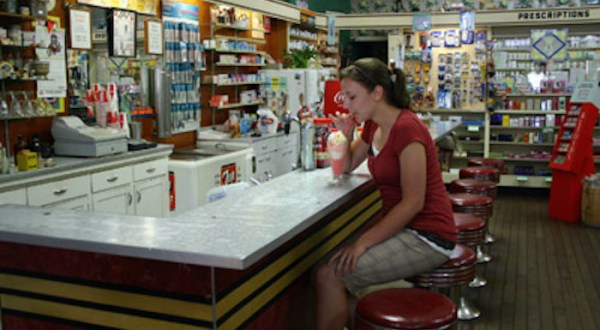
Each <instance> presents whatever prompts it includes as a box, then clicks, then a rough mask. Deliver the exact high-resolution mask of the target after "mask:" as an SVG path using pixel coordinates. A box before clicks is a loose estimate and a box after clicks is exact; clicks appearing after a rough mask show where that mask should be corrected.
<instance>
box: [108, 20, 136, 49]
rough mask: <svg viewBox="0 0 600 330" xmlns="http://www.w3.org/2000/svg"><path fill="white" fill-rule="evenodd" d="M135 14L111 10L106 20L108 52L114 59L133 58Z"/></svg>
mask: <svg viewBox="0 0 600 330" xmlns="http://www.w3.org/2000/svg"><path fill="white" fill-rule="evenodd" d="M135 19H136V14H135V12H133V11H129V10H120V9H113V10H112V11H111V13H110V17H109V20H108V40H109V48H108V52H109V54H110V56H115V57H135V27H136V21H135Z"/></svg>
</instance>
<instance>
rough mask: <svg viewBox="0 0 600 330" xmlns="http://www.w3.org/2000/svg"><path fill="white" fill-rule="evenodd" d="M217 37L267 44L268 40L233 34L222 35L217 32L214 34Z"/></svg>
mask: <svg viewBox="0 0 600 330" xmlns="http://www.w3.org/2000/svg"><path fill="white" fill-rule="evenodd" d="M214 38H215V39H220V40H224V39H226V40H235V41H246V42H251V43H255V44H265V43H266V41H265V40H264V39H254V38H242V37H233V36H226V35H220V34H217V35H215V36H214Z"/></svg>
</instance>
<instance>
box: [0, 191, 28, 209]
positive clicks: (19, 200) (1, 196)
mask: <svg viewBox="0 0 600 330" xmlns="http://www.w3.org/2000/svg"><path fill="white" fill-rule="evenodd" d="M0 204H17V205H27V190H26V189H25V188H18V189H13V190H9V191H5V192H1V193H0Z"/></svg>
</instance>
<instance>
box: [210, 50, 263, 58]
mask: <svg viewBox="0 0 600 330" xmlns="http://www.w3.org/2000/svg"><path fill="white" fill-rule="evenodd" d="M209 50H210V49H209ZM214 51H215V52H217V53H227V54H252V55H263V56H264V55H265V52H263V51H252V50H237V49H222V48H217V49H214Z"/></svg>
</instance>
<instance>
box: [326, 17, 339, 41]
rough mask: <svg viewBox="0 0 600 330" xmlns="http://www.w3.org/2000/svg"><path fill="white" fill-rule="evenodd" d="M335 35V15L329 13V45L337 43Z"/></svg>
mask: <svg viewBox="0 0 600 330" xmlns="http://www.w3.org/2000/svg"><path fill="white" fill-rule="evenodd" d="M336 39H337V38H336V37H335V15H327V45H329V46H333V45H335V44H337V40H336Z"/></svg>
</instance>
